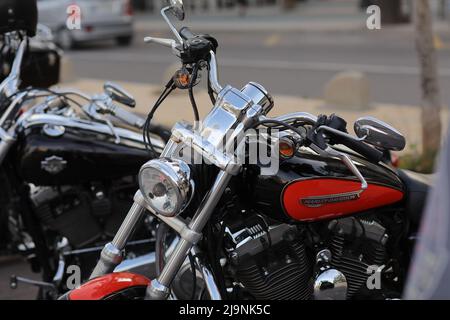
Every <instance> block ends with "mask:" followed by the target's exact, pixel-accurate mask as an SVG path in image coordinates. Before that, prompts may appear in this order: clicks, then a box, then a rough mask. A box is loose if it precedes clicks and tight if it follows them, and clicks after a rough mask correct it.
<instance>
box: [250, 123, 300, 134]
mask: <svg viewBox="0 0 450 320" xmlns="http://www.w3.org/2000/svg"><path fill="white" fill-rule="evenodd" d="M271 123H272V124H276V125H278V126H281V127H285V128H287V129H289V130H292V131H294V132H295V133H297V134H298V135H299V136H300V137H304V133H303V132H301V131H300V130H299V129H298V128H297V127H294V126H292V125H290V124H288V123H286V122H283V121H279V120H275V119H267V120H261V121H258V122H256V123H255V124H254V127H257V126H259V125H266V124H271Z"/></svg>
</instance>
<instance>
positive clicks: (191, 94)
mask: <svg viewBox="0 0 450 320" xmlns="http://www.w3.org/2000/svg"><path fill="white" fill-rule="evenodd" d="M198 70H199V65H198V64H195V65H194V69H193V70H192V77H191V81H190V82H189V99H190V100H191V105H192V110H193V111H194V118H195V121H196V122H199V121H200V115H199V113H198V108H197V103H196V101H195V97H194V85H195V82H196V81H197V76H198Z"/></svg>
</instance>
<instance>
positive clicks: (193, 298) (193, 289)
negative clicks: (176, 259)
mask: <svg viewBox="0 0 450 320" xmlns="http://www.w3.org/2000/svg"><path fill="white" fill-rule="evenodd" d="M189 262H190V263H191V271H192V293H191V300H195V292H196V291H197V274H196V269H195V262H194V257H193V256H192V254H190V253H189Z"/></svg>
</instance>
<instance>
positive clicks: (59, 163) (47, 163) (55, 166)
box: [41, 156, 67, 175]
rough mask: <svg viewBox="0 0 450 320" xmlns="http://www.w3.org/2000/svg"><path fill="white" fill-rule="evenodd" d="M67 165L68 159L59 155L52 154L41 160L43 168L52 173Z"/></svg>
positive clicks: (61, 169)
mask: <svg viewBox="0 0 450 320" xmlns="http://www.w3.org/2000/svg"><path fill="white" fill-rule="evenodd" d="M66 166H67V161H66V160H64V159H63V158H61V157H57V156H51V157H48V158H45V159H44V160H43V161H41V168H42V169H43V170H45V171H47V172H48V173H50V174H52V175H55V174H58V173H60V172H61V171H63V170H64V169H65V168H66Z"/></svg>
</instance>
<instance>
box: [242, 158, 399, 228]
mask: <svg viewBox="0 0 450 320" xmlns="http://www.w3.org/2000/svg"><path fill="white" fill-rule="evenodd" d="M350 156H351V157H352V159H353V160H354V162H355V164H356V165H357V167H358V169H359V170H360V172H361V173H362V175H363V176H364V178H365V179H366V180H367V182H368V185H369V186H368V188H367V189H366V190H365V191H363V192H359V191H360V186H361V183H360V182H359V180H358V179H357V178H356V177H355V176H354V175H353V174H352V173H351V172H350V170H349V169H348V168H347V167H346V166H345V165H344V164H343V163H342V161H340V160H339V159H333V158H329V157H323V156H320V155H318V154H316V153H314V152H312V151H310V150H303V151H302V152H301V153H297V155H296V156H294V157H293V158H291V159H289V160H284V161H282V162H281V163H280V169H279V171H278V173H277V174H276V175H274V176H263V175H259V174H258V171H259V170H258V168H255V167H250V168H249V175H248V176H249V178H250V179H249V180H248V181H250V184H249V185H248V191H247V192H248V193H249V194H251V195H252V197H251V199H252V203H253V204H254V205H255V209H257V210H258V211H259V212H261V213H263V214H265V215H267V216H269V217H272V218H274V219H277V220H282V221H315V220H322V219H329V218H336V217H339V216H343V215H348V214H352V213H356V212H361V211H365V210H369V209H373V208H377V207H382V206H385V205H389V204H392V203H396V202H398V201H400V200H401V199H402V198H403V195H404V186H403V184H402V182H401V180H400V179H399V177H398V176H397V174H396V173H395V172H394V171H393V170H392V169H390V168H389V167H387V166H386V165H384V164H373V163H371V162H369V161H366V160H365V159H363V158H360V157H358V156H356V155H350Z"/></svg>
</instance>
